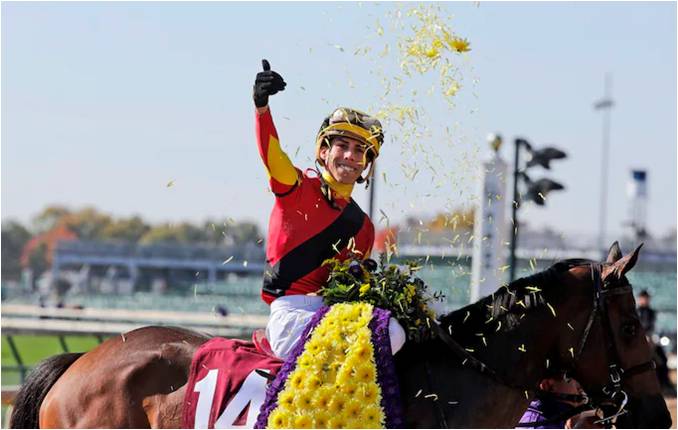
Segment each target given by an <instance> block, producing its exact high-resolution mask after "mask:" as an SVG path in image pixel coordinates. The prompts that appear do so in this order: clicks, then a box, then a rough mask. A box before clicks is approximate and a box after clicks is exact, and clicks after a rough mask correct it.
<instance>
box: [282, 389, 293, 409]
mask: <svg viewBox="0 0 678 430" xmlns="http://www.w3.org/2000/svg"><path fill="white" fill-rule="evenodd" d="M293 403H294V394H293V393H292V392H291V391H287V390H285V391H283V392H282V393H280V395H279V396H278V404H279V405H280V406H281V407H287V408H290V407H292V404H293Z"/></svg>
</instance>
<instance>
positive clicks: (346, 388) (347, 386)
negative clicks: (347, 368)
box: [341, 381, 358, 398]
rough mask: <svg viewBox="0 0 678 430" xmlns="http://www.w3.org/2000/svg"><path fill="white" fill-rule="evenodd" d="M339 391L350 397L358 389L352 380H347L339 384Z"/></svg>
mask: <svg viewBox="0 0 678 430" xmlns="http://www.w3.org/2000/svg"><path fill="white" fill-rule="evenodd" d="M341 391H343V392H344V393H346V395H348V396H349V397H351V398H352V397H353V396H354V395H355V393H356V392H357V391H358V386H357V385H356V384H355V383H354V382H353V381H349V382H346V383H343V384H341Z"/></svg>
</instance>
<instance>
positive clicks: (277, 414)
mask: <svg viewBox="0 0 678 430" xmlns="http://www.w3.org/2000/svg"><path fill="white" fill-rule="evenodd" d="M289 422H290V419H289V415H288V414H287V413H286V412H283V411H279V410H275V411H273V412H271V415H269V416H268V427H271V428H274V429H282V428H289V427H290V426H289Z"/></svg>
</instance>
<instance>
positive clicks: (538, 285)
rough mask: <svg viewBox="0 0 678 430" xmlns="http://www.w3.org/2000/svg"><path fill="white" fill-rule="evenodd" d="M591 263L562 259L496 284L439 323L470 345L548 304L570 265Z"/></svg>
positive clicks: (512, 327)
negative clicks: (492, 290)
mask: <svg viewBox="0 0 678 430" xmlns="http://www.w3.org/2000/svg"><path fill="white" fill-rule="evenodd" d="M590 263H592V261H591V260H586V259H579V258H577V259H568V260H561V261H558V262H556V263H555V264H553V265H552V266H551V267H549V268H548V269H546V270H543V271H541V272H538V273H535V274H533V275H530V276H526V277H524V278H520V279H517V280H515V281H513V282H511V283H510V284H505V285H502V286H501V287H499V288H498V289H497V290H496V291H495V292H494V293H492V294H490V295H489V296H486V297H484V298H482V299H480V300H478V301H477V302H475V303H472V304H470V305H467V306H464V307H463V308H460V309H457V310H455V311H452V312H450V313H448V314H446V315H443V316H442V317H441V318H440V323H441V325H442V326H443V327H444V328H445V330H448V331H449V333H450V334H451V336H452V337H453V338H454V339H455V340H456V341H457V342H459V343H460V344H461V345H462V346H464V347H467V348H468V347H472V346H473V345H477V344H478V343H479V342H482V341H483V337H484V336H485V335H487V334H490V333H494V332H507V331H510V330H512V329H514V328H515V327H516V326H517V324H518V322H519V321H520V320H521V319H522V318H523V317H524V316H525V315H527V314H528V313H530V312H533V311H535V310H537V309H544V308H545V307H548V306H550V304H549V303H548V298H549V297H550V296H552V294H553V290H554V288H555V287H556V286H557V285H558V284H559V283H558V282H557V278H558V277H559V276H560V274H562V273H563V272H565V271H568V270H570V269H571V268H572V267H577V266H582V265H585V264H590Z"/></svg>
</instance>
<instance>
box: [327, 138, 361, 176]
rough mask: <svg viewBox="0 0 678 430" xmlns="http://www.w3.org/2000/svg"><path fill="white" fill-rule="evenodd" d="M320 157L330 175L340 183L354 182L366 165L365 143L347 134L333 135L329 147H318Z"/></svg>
mask: <svg viewBox="0 0 678 430" xmlns="http://www.w3.org/2000/svg"><path fill="white" fill-rule="evenodd" d="M320 158H321V159H322V160H323V162H324V163H325V168H326V169H327V170H328V171H329V172H330V174H331V175H332V177H333V178H334V179H335V180H336V181H337V182H339V183H342V184H354V183H355V181H356V180H357V179H358V178H359V177H360V175H361V174H362V173H363V171H364V170H365V167H366V164H367V163H366V162H365V160H366V157H365V144H364V143H363V142H361V141H360V140H358V139H354V138H352V137H348V136H335V137H333V138H332V140H331V141H330V147H329V148H328V147H327V146H323V147H322V148H321V149H320Z"/></svg>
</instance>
